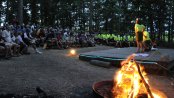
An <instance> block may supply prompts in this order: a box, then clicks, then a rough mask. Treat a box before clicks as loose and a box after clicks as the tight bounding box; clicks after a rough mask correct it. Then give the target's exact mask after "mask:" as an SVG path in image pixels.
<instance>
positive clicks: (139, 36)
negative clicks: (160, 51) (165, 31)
mask: <svg viewBox="0 0 174 98" xmlns="http://www.w3.org/2000/svg"><path fill="white" fill-rule="evenodd" d="M144 28H145V26H144V25H142V24H141V23H140V20H139V19H138V18H137V19H136V23H135V26H134V29H135V36H136V43H137V51H136V52H137V53H138V52H144V49H143V30H144Z"/></svg>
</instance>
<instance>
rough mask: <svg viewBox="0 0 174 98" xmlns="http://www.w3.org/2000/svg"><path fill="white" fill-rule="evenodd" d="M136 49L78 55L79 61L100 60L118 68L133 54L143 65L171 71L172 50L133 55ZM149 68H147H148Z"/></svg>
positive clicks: (172, 61)
mask: <svg viewBox="0 0 174 98" xmlns="http://www.w3.org/2000/svg"><path fill="white" fill-rule="evenodd" d="M135 51H136V47H129V48H115V49H109V50H102V51H92V52H87V53H82V54H80V55H79V59H80V60H85V61H90V60H100V61H104V62H110V63H111V64H112V65H116V66H120V62H121V61H123V60H125V59H126V58H127V57H128V56H130V55H132V54H135V55H136V56H135V59H136V60H137V61H138V62H140V63H142V64H143V65H151V66H150V67H152V65H155V66H157V65H158V68H160V67H161V68H162V69H164V70H167V71H168V70H169V71H170V70H173V66H174V49H158V50H155V51H150V52H144V53H135ZM148 67H149V66H148Z"/></svg>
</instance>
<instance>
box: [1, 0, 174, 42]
mask: <svg viewBox="0 0 174 98" xmlns="http://www.w3.org/2000/svg"><path fill="white" fill-rule="evenodd" d="M20 2H23V4H22V5H19V4H20ZM0 3H1V4H0V17H1V22H8V23H12V21H13V20H14V19H15V17H17V19H19V18H21V17H18V14H19V12H20V11H19V10H20V9H21V8H22V9H23V12H22V14H23V22H24V24H28V23H36V24H40V25H43V26H62V27H63V28H64V27H69V28H74V29H80V30H90V31H92V30H97V31H101V30H105V31H108V32H114V33H123V34H126V33H133V32H134V29H133V27H134V24H135V19H136V18H141V19H142V21H143V24H144V25H145V26H146V29H147V31H149V32H150V33H151V34H152V38H154V39H158V40H161V41H162V40H163V41H164V40H167V41H168V42H169V43H171V42H174V40H173V36H174V33H173V32H174V30H173V27H174V25H173V21H174V0H0ZM20 6H23V7H21V8H19V7H20Z"/></svg>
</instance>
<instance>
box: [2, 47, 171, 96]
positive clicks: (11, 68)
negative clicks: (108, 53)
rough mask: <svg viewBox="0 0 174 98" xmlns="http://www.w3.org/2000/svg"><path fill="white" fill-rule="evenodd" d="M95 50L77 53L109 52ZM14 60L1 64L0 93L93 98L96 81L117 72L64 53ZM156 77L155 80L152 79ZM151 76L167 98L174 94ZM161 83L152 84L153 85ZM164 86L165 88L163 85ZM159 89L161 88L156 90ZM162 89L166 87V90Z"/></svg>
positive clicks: (50, 52) (57, 51)
mask: <svg viewBox="0 0 174 98" xmlns="http://www.w3.org/2000/svg"><path fill="white" fill-rule="evenodd" d="M111 48H112V47H106V46H96V47H90V48H80V49H77V53H83V52H89V51H97V50H105V49H111ZM30 51H31V54H30V55H23V56H20V57H13V58H12V59H10V60H1V61H0V93H1V94H7V93H13V94H37V93H36V91H35V88H36V87H37V86H39V87H41V88H42V89H43V90H44V91H45V92H46V93H47V94H48V95H54V96H56V97H55V98H94V97H93V94H92V88H91V86H92V84H93V83H94V82H97V81H102V80H108V79H112V78H113V75H114V73H115V71H116V70H117V68H109V69H108V68H102V67H97V66H93V65H90V64H89V63H88V62H84V61H80V60H79V59H78V56H73V57H72V56H68V52H69V49H66V50H54V49H53V50H43V54H41V55H40V54H35V53H34V52H33V50H30ZM154 77H155V78H154ZM154 77H153V76H151V77H150V79H152V80H153V83H152V84H154V86H156V87H158V88H159V89H160V90H162V91H164V92H167V95H168V96H169V98H172V97H170V96H174V94H172V93H169V92H168V91H167V90H170V92H173V91H174V90H173V89H172V87H171V86H170V85H169V84H167V83H166V81H167V82H168V83H170V81H169V80H168V79H166V78H165V77H159V76H154ZM159 79H160V80H163V81H161V82H160V83H155V82H156V81H159ZM166 84H167V85H166ZM159 85H160V86H159ZM165 86H168V88H167V90H166V89H165Z"/></svg>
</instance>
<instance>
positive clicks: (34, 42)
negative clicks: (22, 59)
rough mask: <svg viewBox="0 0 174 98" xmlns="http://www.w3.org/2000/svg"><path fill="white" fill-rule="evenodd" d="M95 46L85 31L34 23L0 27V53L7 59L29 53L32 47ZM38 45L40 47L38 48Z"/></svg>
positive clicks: (90, 36) (92, 38)
mask: <svg viewBox="0 0 174 98" xmlns="http://www.w3.org/2000/svg"><path fill="white" fill-rule="evenodd" d="M87 46H95V43H94V37H93V35H92V34H89V33H86V32H80V33H76V32H72V31H71V30H70V29H68V28H66V29H62V28H60V27H37V26H35V25H23V26H20V25H6V26H3V27H0V55H1V56H2V57H5V58H6V59H9V58H11V57H13V56H20V55H25V54H27V55H28V54H30V52H29V51H28V48H29V47H32V48H33V49H34V51H35V52H36V53H38V54H42V52H41V51H39V49H41V48H42V47H43V49H48V48H58V49H65V48H69V47H87ZM38 47H41V48H39V49H38Z"/></svg>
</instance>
